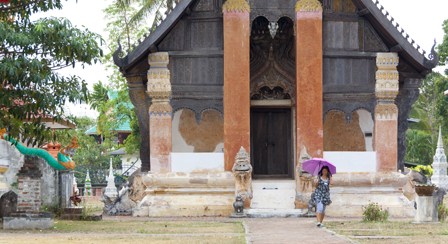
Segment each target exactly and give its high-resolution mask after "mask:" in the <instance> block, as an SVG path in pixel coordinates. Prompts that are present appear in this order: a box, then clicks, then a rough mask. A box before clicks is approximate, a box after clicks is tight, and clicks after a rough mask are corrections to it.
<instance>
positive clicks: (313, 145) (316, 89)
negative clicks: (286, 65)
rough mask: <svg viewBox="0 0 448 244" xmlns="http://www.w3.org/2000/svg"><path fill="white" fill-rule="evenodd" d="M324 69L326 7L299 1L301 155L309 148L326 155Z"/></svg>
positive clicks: (314, 1) (298, 119)
mask: <svg viewBox="0 0 448 244" xmlns="http://www.w3.org/2000/svg"><path fill="white" fill-rule="evenodd" d="M322 66H323V52H322V6H321V4H320V2H319V1H318V0H299V1H297V3H296V89H297V90H296V94H297V102H296V133H297V148H296V152H297V154H298V153H299V152H300V151H301V150H302V149H303V148H304V147H306V149H307V150H308V152H309V153H310V154H311V156H313V157H322V155H323V149H324V148H323V147H324V143H323V115H322V111H323V95H322V80H323V73H322ZM296 158H299V155H297V157H296Z"/></svg>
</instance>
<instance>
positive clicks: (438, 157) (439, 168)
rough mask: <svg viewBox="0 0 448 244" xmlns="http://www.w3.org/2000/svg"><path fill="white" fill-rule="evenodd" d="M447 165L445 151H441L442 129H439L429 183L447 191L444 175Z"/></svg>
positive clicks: (447, 181)
mask: <svg viewBox="0 0 448 244" xmlns="http://www.w3.org/2000/svg"><path fill="white" fill-rule="evenodd" d="M447 167H448V163H447V162H446V155H445V149H443V140H442V128H441V127H439V139H438V141H437V149H436V154H435V155H434V157H433V161H432V168H433V170H434V172H433V174H432V176H431V182H432V183H433V184H435V185H436V186H437V187H439V188H443V189H444V190H445V191H448V175H447V174H446V171H447Z"/></svg>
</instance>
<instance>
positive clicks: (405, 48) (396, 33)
mask: <svg viewBox="0 0 448 244" xmlns="http://www.w3.org/2000/svg"><path fill="white" fill-rule="evenodd" d="M352 1H353V3H354V4H355V6H356V7H357V8H358V9H359V12H358V13H359V15H361V16H364V17H365V18H366V19H367V20H369V22H370V24H371V25H372V26H373V27H374V28H375V30H376V31H377V32H378V33H379V35H381V37H382V39H383V41H384V42H385V43H386V45H387V46H388V47H390V51H391V52H398V53H399V54H400V55H401V56H402V57H403V58H404V59H406V60H407V61H408V62H409V63H410V64H411V65H412V66H413V67H415V68H416V70H417V71H419V72H420V73H421V74H424V75H425V74H427V73H429V72H431V70H432V69H433V68H434V67H435V66H436V65H437V63H438V61H439V58H438V55H437V53H436V52H435V43H434V46H433V47H432V49H431V53H430V54H429V57H430V59H428V58H426V57H425V51H423V50H422V49H421V48H420V46H419V45H417V44H416V43H415V42H414V40H413V39H411V38H410V37H409V34H407V33H406V32H404V30H403V29H402V27H400V25H399V24H398V23H397V22H396V21H395V20H394V18H393V17H392V16H390V15H389V12H387V11H386V10H385V9H384V7H383V6H382V5H380V4H379V1H378V0H374V1H372V0H352Z"/></svg>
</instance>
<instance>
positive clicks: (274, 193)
mask: <svg viewBox="0 0 448 244" xmlns="http://www.w3.org/2000/svg"><path fill="white" fill-rule="evenodd" d="M252 190H253V198H252V202H251V208H250V209H245V210H244V213H245V214H246V216H247V217H250V218H271V217H278V218H285V217H309V216H310V215H308V213H307V212H308V211H307V210H303V209H295V206H294V200H295V195H296V191H295V181H294V180H278V179H276V180H253V181H252ZM312 216H314V215H312Z"/></svg>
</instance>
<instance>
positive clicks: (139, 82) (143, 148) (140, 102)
mask: <svg viewBox="0 0 448 244" xmlns="http://www.w3.org/2000/svg"><path fill="white" fill-rule="evenodd" d="M126 81H127V82H128V87H129V98H130V99H131V101H132V104H133V105H134V109H135V113H136V115H137V119H138V126H139V129H140V136H141V139H142V142H141V145H140V160H141V161H142V169H141V171H142V172H148V171H150V170H151V163H150V156H149V145H150V141H149V116H148V110H149V105H150V101H149V97H148V95H147V94H146V86H145V84H144V83H143V77H141V76H131V77H126Z"/></svg>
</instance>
